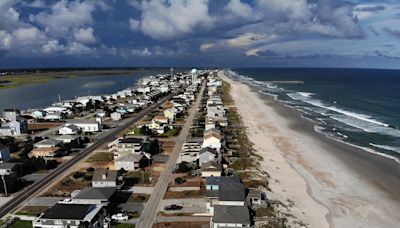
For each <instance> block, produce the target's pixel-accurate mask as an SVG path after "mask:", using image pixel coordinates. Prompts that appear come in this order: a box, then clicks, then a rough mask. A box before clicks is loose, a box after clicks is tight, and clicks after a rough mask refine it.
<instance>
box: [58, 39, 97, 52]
mask: <svg viewBox="0 0 400 228" xmlns="http://www.w3.org/2000/svg"><path fill="white" fill-rule="evenodd" d="M94 51H95V49H92V48H90V47H88V46H86V45H84V44H81V43H78V42H72V43H70V44H68V46H67V47H66V49H65V53H66V54H69V55H86V54H91V53H93V52H94Z"/></svg>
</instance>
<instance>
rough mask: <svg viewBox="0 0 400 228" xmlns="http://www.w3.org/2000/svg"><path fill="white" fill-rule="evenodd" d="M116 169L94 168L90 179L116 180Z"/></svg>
mask: <svg viewBox="0 0 400 228" xmlns="http://www.w3.org/2000/svg"><path fill="white" fill-rule="evenodd" d="M116 180H117V171H116V170H108V169H96V170H95V171H94V173H93V179H92V181H116Z"/></svg>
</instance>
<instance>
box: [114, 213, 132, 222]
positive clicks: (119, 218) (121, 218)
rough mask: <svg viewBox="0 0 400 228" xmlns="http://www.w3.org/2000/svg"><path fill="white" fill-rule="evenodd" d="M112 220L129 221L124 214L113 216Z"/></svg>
mask: <svg viewBox="0 0 400 228" xmlns="http://www.w3.org/2000/svg"><path fill="white" fill-rule="evenodd" d="M111 219H112V220H117V221H126V220H128V219H129V218H128V216H127V215H124V214H122V213H118V214H115V215H112V216H111Z"/></svg>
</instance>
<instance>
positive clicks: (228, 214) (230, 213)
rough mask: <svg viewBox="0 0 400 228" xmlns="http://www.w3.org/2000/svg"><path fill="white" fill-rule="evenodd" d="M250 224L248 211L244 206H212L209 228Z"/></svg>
mask: <svg viewBox="0 0 400 228" xmlns="http://www.w3.org/2000/svg"><path fill="white" fill-rule="evenodd" d="M250 226H251V218H250V212H249V209H248V208H247V207H246V206H226V205H216V206H214V210H213V217H212V219H211V222H210V227H211V228H223V227H250Z"/></svg>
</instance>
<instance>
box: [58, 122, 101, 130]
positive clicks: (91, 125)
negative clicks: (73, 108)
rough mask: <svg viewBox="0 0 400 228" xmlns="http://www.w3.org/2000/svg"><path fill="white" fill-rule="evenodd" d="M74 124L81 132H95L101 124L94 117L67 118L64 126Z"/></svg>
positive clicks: (99, 128)
mask: <svg viewBox="0 0 400 228" xmlns="http://www.w3.org/2000/svg"><path fill="white" fill-rule="evenodd" d="M71 124H73V125H76V126H77V127H79V129H81V130H82V131H83V132H97V131H100V130H101V125H100V123H99V122H98V121H96V120H95V119H72V120H67V123H66V124H65V126H68V125H71Z"/></svg>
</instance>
